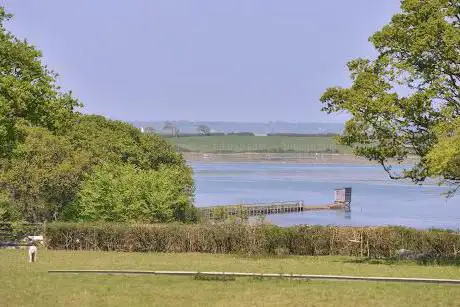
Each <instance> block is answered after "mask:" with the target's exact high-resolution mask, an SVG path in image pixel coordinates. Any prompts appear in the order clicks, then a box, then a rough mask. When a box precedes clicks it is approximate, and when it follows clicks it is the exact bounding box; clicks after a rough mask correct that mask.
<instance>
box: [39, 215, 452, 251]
mask: <svg viewBox="0 0 460 307" xmlns="http://www.w3.org/2000/svg"><path fill="white" fill-rule="evenodd" d="M44 234H45V242H46V245H47V247H48V248H49V249H66V250H96V251H121V252H200V253H225V254H228V253H245V254H260V255H262V254H269V255H270V254H286V255H288V254H289V255H343V256H365V257H393V256H395V253H396V251H397V250H399V249H408V250H412V251H414V252H417V253H433V252H435V253H436V254H438V255H441V256H449V257H451V256H456V255H457V252H458V251H459V250H460V236H459V235H458V234H456V233H449V232H447V231H433V230H415V229H412V228H403V227H367V228H356V227H335V226H295V227H278V226H272V225H255V226H251V225H246V224H237V223H231V224H194V225H183V224H158V225H156V224H155V225H125V224H109V223H106V224H86V223H85V224H82V223H51V224H47V225H46V226H45V229H44Z"/></svg>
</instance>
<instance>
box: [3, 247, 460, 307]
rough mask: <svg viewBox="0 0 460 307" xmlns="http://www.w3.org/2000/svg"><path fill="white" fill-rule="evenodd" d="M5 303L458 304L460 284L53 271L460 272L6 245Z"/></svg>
mask: <svg viewBox="0 0 460 307" xmlns="http://www.w3.org/2000/svg"><path fill="white" fill-rule="evenodd" d="M0 260H1V261H0V272H1V274H0V282H1V284H2V286H1V287H0V297H1V298H2V299H1V301H2V306H344V307H346V306H369V305H375V306H455V305H456V304H457V303H458V299H460V287H458V286H451V285H432V284H402V283H378V282H369V283H365V282H326V281H309V282H308V281H289V280H256V279H236V280H235V281H226V282H223V281H205V280H194V279H193V278H192V277H165V276H163V277H159V276H97V275H49V274H48V273H47V270H50V269H69V268H74V269H145V270H196V271H240V272H275V273H277V272H291V273H306V274H307V273H308V274H338V275H362V276H404V277H433V278H434V277H438V278H458V276H459V275H460V268H458V267H429V266H418V265H416V264H413V263H401V264H396V265H382V264H380V265H375V264H361V263H355V262H354V259H353V258H348V257H294V256H290V257H283V258H278V257H275V258H273V257H270V258H267V257H244V256H235V255H209V254H194V253H188V254H155V253H116V252H87V251H79V252H69V251H46V250H40V254H39V261H38V262H37V263H34V264H29V263H27V262H26V253H25V251H23V250H21V251H11V250H0Z"/></svg>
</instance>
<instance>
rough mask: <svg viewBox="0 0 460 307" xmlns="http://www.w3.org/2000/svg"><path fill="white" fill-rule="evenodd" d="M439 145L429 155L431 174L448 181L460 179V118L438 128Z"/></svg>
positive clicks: (428, 162)
mask: <svg viewBox="0 0 460 307" xmlns="http://www.w3.org/2000/svg"><path fill="white" fill-rule="evenodd" d="M435 131H436V134H437V138H438V143H437V145H436V146H435V147H433V148H432V149H431V151H430V152H429V153H428V155H427V164H428V165H429V168H430V171H431V174H432V175H434V176H440V177H442V178H444V180H447V181H455V180H458V178H460V118H457V119H456V120H455V121H453V122H450V123H449V122H443V123H440V124H439V125H438V126H437V127H436V130H435ZM459 187H460V186H459Z"/></svg>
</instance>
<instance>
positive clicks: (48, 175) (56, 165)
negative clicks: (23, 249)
mask: <svg viewBox="0 0 460 307" xmlns="http://www.w3.org/2000/svg"><path fill="white" fill-rule="evenodd" d="M22 131H23V134H24V135H25V139H24V142H23V143H20V144H19V145H17V147H16V148H15V149H14V151H13V153H12V159H11V160H10V161H9V163H8V165H7V167H6V168H5V170H4V172H3V176H2V177H0V178H1V181H0V183H2V184H3V186H5V187H6V189H7V190H8V191H9V193H10V195H11V198H10V201H11V203H12V204H13V207H14V209H15V211H17V212H19V213H20V215H21V217H22V219H24V220H27V221H31V222H39V221H47V220H48V221H49V220H56V219H58V218H60V217H61V213H62V212H63V210H64V209H65V207H66V206H68V205H69V204H70V203H71V202H72V201H73V200H74V198H75V195H76V193H77V191H78V189H79V186H80V183H81V181H82V180H83V178H84V174H85V173H86V172H87V171H89V169H90V167H91V164H90V157H89V155H88V153H86V152H83V151H77V150H74V148H73V146H72V144H71V143H70V141H69V139H68V138H66V137H65V136H55V135H53V134H52V133H51V132H49V131H48V130H46V129H44V128H24V129H23V130H22Z"/></svg>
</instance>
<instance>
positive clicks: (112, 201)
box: [77, 164, 196, 223]
mask: <svg viewBox="0 0 460 307" xmlns="http://www.w3.org/2000/svg"><path fill="white" fill-rule="evenodd" d="M184 171H185V172H188V171H189V170H188V169H182V168H180V167H162V168H160V169H158V170H149V171H146V170H140V169H138V168H136V167H134V166H132V165H116V164H104V165H101V166H99V167H97V168H96V170H95V172H94V173H93V174H92V175H91V176H90V177H89V178H88V179H87V180H86V181H85V182H84V184H83V187H82V189H81V191H80V193H79V198H78V203H77V204H78V209H77V210H78V211H79V212H80V216H81V219H82V220H86V221H95V220H102V221H117V222H144V223H155V222H171V221H173V220H179V221H184V222H185V221H194V220H195V219H196V213H195V212H194V207H193V205H192V201H193V190H192V187H193V181H192V180H191V176H184V175H183V173H184Z"/></svg>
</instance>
